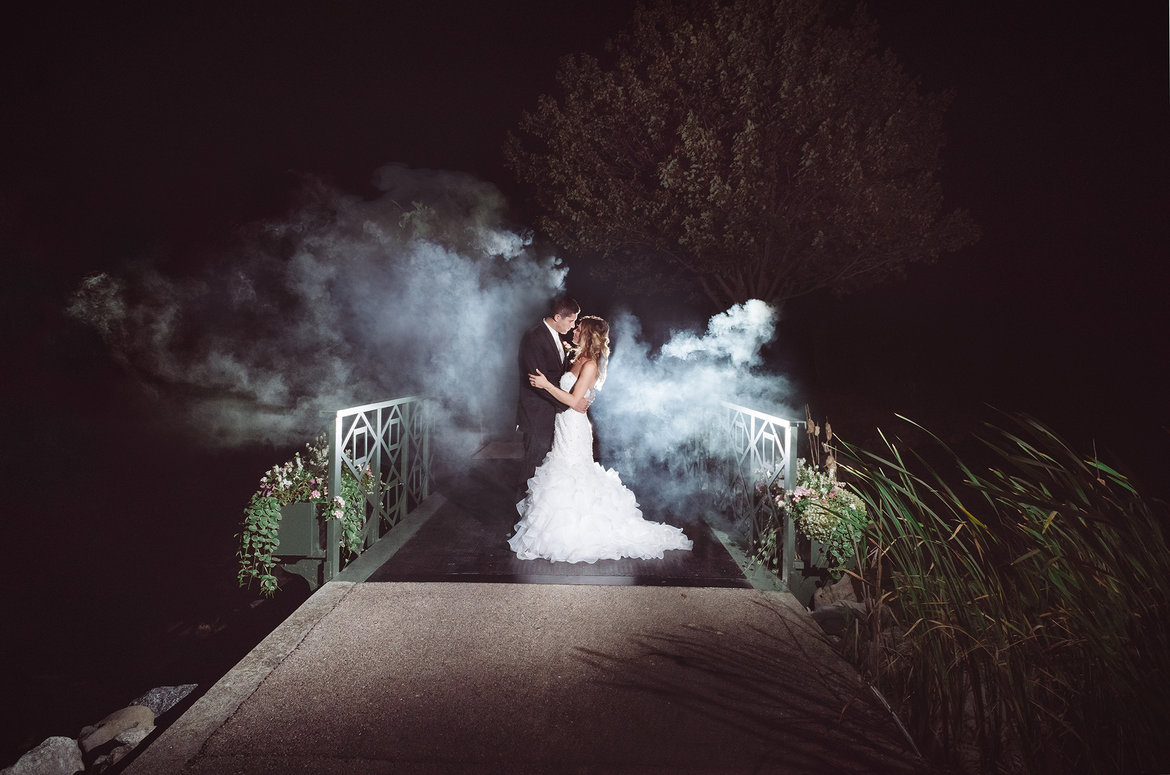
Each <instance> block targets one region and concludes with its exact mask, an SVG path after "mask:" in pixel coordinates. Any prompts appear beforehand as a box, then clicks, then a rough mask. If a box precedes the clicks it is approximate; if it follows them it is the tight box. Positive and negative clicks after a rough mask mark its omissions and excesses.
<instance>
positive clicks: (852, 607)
mask: <svg viewBox="0 0 1170 775" xmlns="http://www.w3.org/2000/svg"><path fill="white" fill-rule="evenodd" d="M809 615H810V616H811V617H812V618H813V621H814V622H816V623H817V624H819V625H820V626H821V630H822V631H824V633H825V634H826V635H842V634H844V632H845V630H846V628H848V627H849V625H850V623H851V622H853V621H855V620H858V619H862V620H864V619H865V617H866V616H867V615H868V611H867V609H866V607H865V605H864V604H862V603H858V602H857V601H855V600H843V601H841V602H839V603H834V604H833V605H828V606H821V607H820V608H817V609H816V610H815V611H813V612H812V613H811V614H809Z"/></svg>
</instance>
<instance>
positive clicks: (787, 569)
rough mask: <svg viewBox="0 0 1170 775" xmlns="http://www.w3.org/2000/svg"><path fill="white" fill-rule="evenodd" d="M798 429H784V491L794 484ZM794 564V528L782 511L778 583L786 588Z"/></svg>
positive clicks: (785, 511) (794, 427) (787, 513)
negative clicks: (782, 534) (782, 547)
mask: <svg viewBox="0 0 1170 775" xmlns="http://www.w3.org/2000/svg"><path fill="white" fill-rule="evenodd" d="M798 436H799V431H798V428H797V427H796V426H794V425H789V426H788V427H786V428H785V429H784V489H786V490H791V489H792V488H793V486H794V485H795V483H796V440H797V437H798ZM795 564H796V526H795V525H794V524H793V522H792V514H790V513H789V511H788V509H784V554H783V556H782V557H781V558H780V581H781V582H782V583H783V584H784V586H786V587H787V586H788V579H789V578H790V577H791V575H792V568H793V566H794V565H795Z"/></svg>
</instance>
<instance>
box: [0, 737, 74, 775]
mask: <svg viewBox="0 0 1170 775" xmlns="http://www.w3.org/2000/svg"><path fill="white" fill-rule="evenodd" d="M84 771H85V762H84V761H83V760H82V757H81V749H80V748H78V747H77V741H76V740H74V739H73V738H72V737H49V738H46V739H45V741H44V742H43V743H41V744H40V745H38V746H37V747H36V748H34V749H32V750H31V751H29V752H28V753H26V754H25V755H24V756H22V757H20V758H19V759H17V760H16V764H14V765H12V766H11V767H7V768H5V769H3V770H0V775H74V773H77V772H84Z"/></svg>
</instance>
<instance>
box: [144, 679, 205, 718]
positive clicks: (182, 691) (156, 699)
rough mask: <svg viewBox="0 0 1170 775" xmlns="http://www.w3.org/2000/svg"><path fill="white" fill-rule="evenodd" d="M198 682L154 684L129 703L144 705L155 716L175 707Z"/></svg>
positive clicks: (193, 689) (196, 686)
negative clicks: (178, 684) (167, 684)
mask: <svg viewBox="0 0 1170 775" xmlns="http://www.w3.org/2000/svg"><path fill="white" fill-rule="evenodd" d="M198 686H199V684H182V685H180V686H156V687H154V688H153V689H151V690H150V691H149V692H147V693H146V694H144V695H142V696H141V697H139V698H138V699H136V700H134V701H133V702H131V703H130V704H131V705H145V706H146V707H148V708H150V709H151V710H152V711H154V715H155V718H158V717H159V716H161V715H162V714H164V713H166V712H167V711H168V710H170V709H171V708H173V707H175V706H176V705H178V704H179V702H181V701H182V700H183V698H184V697H186V696H187V695H188V694H190V693H191V692H193V691H195V689H196V688H198Z"/></svg>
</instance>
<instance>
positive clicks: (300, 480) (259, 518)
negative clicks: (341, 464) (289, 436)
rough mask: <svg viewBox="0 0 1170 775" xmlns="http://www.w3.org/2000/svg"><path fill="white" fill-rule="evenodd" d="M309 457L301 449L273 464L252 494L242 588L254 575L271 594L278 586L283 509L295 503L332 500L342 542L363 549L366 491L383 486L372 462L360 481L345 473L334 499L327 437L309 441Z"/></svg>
mask: <svg viewBox="0 0 1170 775" xmlns="http://www.w3.org/2000/svg"><path fill="white" fill-rule="evenodd" d="M305 446H306V457H305V458H304V459H302V458H301V454H300V453H299V452H298V453H296V454H295V455H294V456H293V459H292V460H290V461H288V462H287V463H284V464H283V465H278V466H273V467H272V468H270V469H269V470H267V471H265V472H264V475H263V476H262V477H260V487H259V488H258V489H257V490H256V492H255V493H253V494H252V497H251V499H250V500H249V502H248V505H247V506H246V507H245V508H244V520H243V524H242V529H241V531H240V534H239V539H240V550H239V551H238V552H237V553H236V556H237V557H238V558H239V560H240V572H239V575H238V580H239V583H240V586H241V587H245V586H248V585H250V584H251V583H252V580H253V579H255V580H257V581H258V582H259V583H260V592H261V594H263V595H264V596H265V597H271V596H272V595H273V593H275V592H276V590H277V589H278V588H279V585H278V584H277V581H276V577H275V576H274V575H272V569H273V567H274V566H275V565H276V560H275V558H274V554H275V552H276V550H277V549H278V548H279V546H280V542H279V540H278V539H277V534H278V533H279V532H280V509H281V507H282V506H287V505H289V504H291V503H302V502H304V503H327V504H328V506H327V507H326V510H325V513H324V514H323V516H324V518H325V519H336V520H338V522H339V523H340V525H341V540H340V545H341V547H342V548H343V549H345V550H346V552H348V553H349V554H351V555H354V554H357V553H359V552H360V551H361V549H362V528H363V527H364V525H365V521H366V515H365V507H364V504H363V501H364V499H365V496H364V495H363V492H365V493H371V494H377V495H378V496H379V497H380V496H381V488H382V484H381V482H379V481H378V477H376V476H375V475H374V472H373V471H372V470H371V469H370V468H369V467H368V466H367V467H366V470H365V471H363V472H362V475H361V481H360V482H359V481H358V479H357V478H356V477H354V476H353V474H352V473H351V472H349V471H348V470H343V471H342V475H341V493H340V494H337V495H334V496H333V497H332V498H330V497H329V492H328V485H327V484H326V480H327V478H328V470H329V451H328V450H329V448H328V441H327V439H326V437H325V436H324V435H321V436H319V437H318V438H317V440H316V441H315V442H314V443H312V444H306V445H305Z"/></svg>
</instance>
